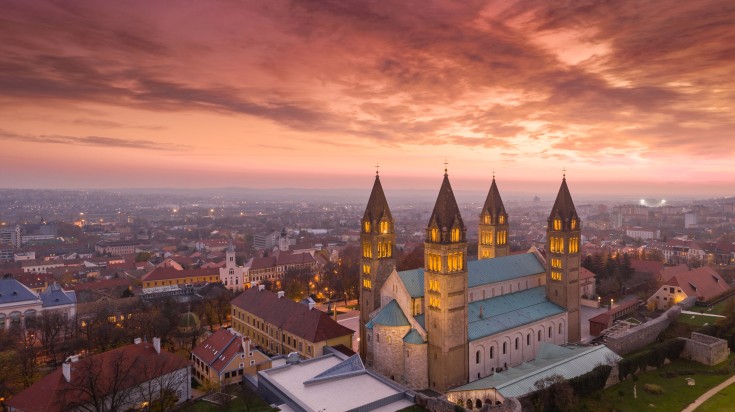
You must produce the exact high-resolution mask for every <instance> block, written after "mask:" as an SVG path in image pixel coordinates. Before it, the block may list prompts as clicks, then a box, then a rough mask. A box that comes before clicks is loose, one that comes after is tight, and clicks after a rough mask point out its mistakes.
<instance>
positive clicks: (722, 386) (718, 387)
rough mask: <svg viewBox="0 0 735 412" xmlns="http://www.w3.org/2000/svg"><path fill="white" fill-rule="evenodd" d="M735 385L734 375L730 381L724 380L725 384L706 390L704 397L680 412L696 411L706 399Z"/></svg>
mask: <svg viewBox="0 0 735 412" xmlns="http://www.w3.org/2000/svg"><path fill="white" fill-rule="evenodd" d="M733 383H735V375H733V376H731V377H730V379H728V380H726V381H725V382H722V383H721V384H719V385H717V386H715V387H714V388H712V389H710V390H708V391H707V392H705V393H704V395H702V396H700V397H699V398H697V399H696V400H695V401H694V402H692V403H690V404H689V406H687V407H686V409H684V410H683V411H681V412H693V411H694V410H695V409H697V408H698V407H699V406H700V405H701V404H703V403H704V401H706V400H707V399H709V398H711V397H713V396H714V395H715V394H716V393H717V392H719V391H721V390H723V389H725V388H727V387H728V386H730V385H732V384H733Z"/></svg>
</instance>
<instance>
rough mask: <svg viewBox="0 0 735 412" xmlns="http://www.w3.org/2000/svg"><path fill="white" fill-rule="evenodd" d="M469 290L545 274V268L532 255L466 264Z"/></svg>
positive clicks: (474, 261) (524, 254)
mask: <svg viewBox="0 0 735 412" xmlns="http://www.w3.org/2000/svg"><path fill="white" fill-rule="evenodd" d="M467 272H468V279H467V285H468V287H470V288H473V287H476V286H480V285H486V284H488V283H495V282H501V281H504V280H509V279H515V278H519V277H523V276H529V275H535V274H542V273H546V268H545V267H544V265H542V264H541V262H539V260H538V258H537V257H536V255H535V254H533V253H521V254H518V255H510V256H502V257H497V258H495V259H483V260H471V261H469V262H467Z"/></svg>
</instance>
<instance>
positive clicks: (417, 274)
mask: <svg viewBox="0 0 735 412" xmlns="http://www.w3.org/2000/svg"><path fill="white" fill-rule="evenodd" d="M467 272H468V275H467V284H468V286H469V287H470V288H474V287H477V286H482V285H487V284H488V283H495V282H502V281H505V280H509V279H515V278H520V277H523V276H529V275H535V274H539V275H542V274H544V273H546V269H545V268H544V266H543V265H542V264H541V262H539V260H538V258H537V257H536V255H534V254H533V253H523V254H518V255H510V256H503V257H498V258H495V259H483V260H472V261H469V262H467ZM398 276H399V277H400V278H401V282H403V285H404V286H405V287H406V290H408V294H409V295H411V297H412V298H420V297H423V296H424V268H418V269H411V270H403V271H401V272H398Z"/></svg>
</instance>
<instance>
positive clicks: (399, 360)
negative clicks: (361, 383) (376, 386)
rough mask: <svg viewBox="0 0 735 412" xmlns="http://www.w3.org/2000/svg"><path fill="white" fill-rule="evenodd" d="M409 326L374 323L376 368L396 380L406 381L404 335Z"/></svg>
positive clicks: (373, 340)
mask: <svg viewBox="0 0 735 412" xmlns="http://www.w3.org/2000/svg"><path fill="white" fill-rule="evenodd" d="M408 330H409V327H408V326H383V325H373V336H372V342H371V343H372V345H373V355H374V357H375V359H374V363H375V365H374V368H375V370H376V371H377V372H378V373H380V374H381V375H383V376H385V377H387V378H390V379H392V380H394V381H396V382H401V383H403V382H405V380H406V379H405V376H404V370H403V358H404V355H405V354H404V350H403V346H404V343H403V337H404V336H406V334H407V333H408Z"/></svg>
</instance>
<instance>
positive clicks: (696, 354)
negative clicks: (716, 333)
mask: <svg viewBox="0 0 735 412" xmlns="http://www.w3.org/2000/svg"><path fill="white" fill-rule="evenodd" d="M684 340H685V341H686V344H685V345H684V351H683V352H682V353H681V357H682V358H684V359H691V360H693V361H695V362H699V363H703V364H705V365H709V366H712V365H717V364H718V363H720V362H724V361H725V360H727V356H728V355H729V354H730V348H728V347H727V341H726V340H723V339H718V338H715V337H713V336H709V335H703V334H701V333H697V332H692V337H691V339H686V338H684Z"/></svg>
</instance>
